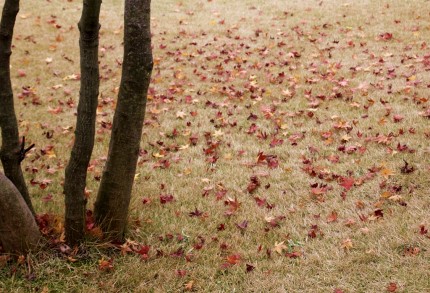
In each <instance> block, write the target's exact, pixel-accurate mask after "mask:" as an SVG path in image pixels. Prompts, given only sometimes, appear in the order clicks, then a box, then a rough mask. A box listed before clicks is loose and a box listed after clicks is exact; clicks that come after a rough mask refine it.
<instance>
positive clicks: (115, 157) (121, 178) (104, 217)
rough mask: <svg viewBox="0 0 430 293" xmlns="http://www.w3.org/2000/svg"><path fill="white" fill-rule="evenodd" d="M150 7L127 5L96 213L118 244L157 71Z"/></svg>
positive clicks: (136, 1) (135, 1)
mask: <svg viewBox="0 0 430 293" xmlns="http://www.w3.org/2000/svg"><path fill="white" fill-rule="evenodd" d="M150 5H151V1H150V0H126V1H125V11H124V61H123V68H122V77H121V84H120V90H119V95H118V104H117V108H116V111H115V115H114V120H113V127H112V137H111V141H110V144H109V153H108V159H107V162H106V166H105V169H104V171H103V177H102V181H101V184H100V189H99V192H98V195H97V200H96V203H95V210H94V211H95V217H96V221H97V222H98V223H99V224H100V225H101V227H102V229H103V230H104V231H105V232H107V235H108V236H109V238H110V239H112V240H117V241H122V240H123V239H124V232H125V227H126V224H127V217H128V208H129V204H130V198H131V191H132V186H133V181H134V176H135V172H136V163H137V159H138V154H139V144H140V139H141V134H142V127H143V120H144V115H145V108H146V99H147V91H148V87H149V83H150V79H151V72H152V67H153V60H152V50H151V32H150Z"/></svg>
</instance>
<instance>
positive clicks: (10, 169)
mask: <svg viewBox="0 0 430 293" xmlns="http://www.w3.org/2000/svg"><path fill="white" fill-rule="evenodd" d="M18 11H19V0H6V1H5V3H4V6H3V13H2V18H1V23H0V127H1V135H2V146H1V149H0V158H1V161H2V164H3V169H4V173H5V175H6V176H7V177H8V178H9V179H10V181H12V183H13V184H15V186H16V187H17V188H18V190H19V193H20V194H21V196H22V197H23V198H24V200H25V202H26V203H27V206H28V208H29V209H30V211H31V213H32V214H33V215H34V209H33V205H32V204H31V199H30V196H29V194H28V189H27V185H26V184H25V180H24V176H23V174H22V170H21V160H22V155H25V153H21V152H20V150H21V148H20V144H19V132H18V123H17V120H16V115H15V109H14V104H13V92H12V85H11V81H10V69H9V68H10V55H11V54H12V51H11V45H12V36H13V29H14V26H15V19H16V15H17V14H18Z"/></svg>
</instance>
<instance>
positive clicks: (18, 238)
mask: <svg viewBox="0 0 430 293" xmlns="http://www.w3.org/2000/svg"><path fill="white" fill-rule="evenodd" d="M0 211H1V213H0V243H1V245H2V246H3V249H4V250H5V251H6V252H10V253H21V254H22V253H27V252H28V251H29V250H34V249H36V247H37V244H38V243H39V242H40V240H41V235H40V232H39V227H38V226H37V224H36V221H35V220H34V217H33V214H32V213H31V211H30V209H29V208H28V206H27V204H26V203H25V201H24V199H23V198H22V196H21V194H19V191H18V189H17V188H16V187H15V186H14V184H13V183H12V182H11V181H10V180H9V179H8V178H7V177H6V176H4V175H3V174H2V173H0Z"/></svg>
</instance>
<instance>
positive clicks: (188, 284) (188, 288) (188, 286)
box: [185, 280, 194, 291]
mask: <svg viewBox="0 0 430 293" xmlns="http://www.w3.org/2000/svg"><path fill="white" fill-rule="evenodd" d="M193 286H194V281H193V280H191V281H189V282H188V283H186V284H185V290H187V291H192V290H193Z"/></svg>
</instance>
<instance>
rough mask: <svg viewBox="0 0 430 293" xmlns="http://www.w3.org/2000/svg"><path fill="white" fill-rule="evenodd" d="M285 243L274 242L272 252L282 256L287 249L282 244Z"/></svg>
mask: <svg viewBox="0 0 430 293" xmlns="http://www.w3.org/2000/svg"><path fill="white" fill-rule="evenodd" d="M284 242H285V241H282V242H279V243H278V242H275V247H274V248H273V250H274V251H276V252H277V253H279V254H282V252H283V251H284V249H287V248H288V247H287V246H286V245H285V244H284Z"/></svg>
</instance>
